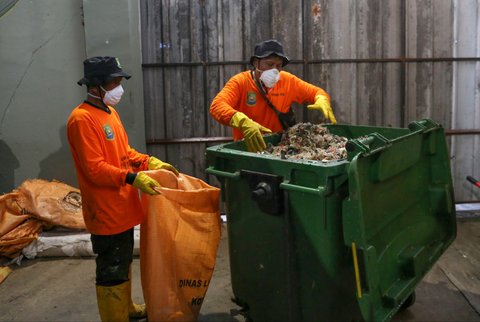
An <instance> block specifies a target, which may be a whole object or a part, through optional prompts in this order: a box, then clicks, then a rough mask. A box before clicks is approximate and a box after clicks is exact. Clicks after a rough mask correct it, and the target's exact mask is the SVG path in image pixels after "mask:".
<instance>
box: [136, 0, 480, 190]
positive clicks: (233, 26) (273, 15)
mask: <svg viewBox="0 0 480 322" xmlns="http://www.w3.org/2000/svg"><path fill="white" fill-rule="evenodd" d="M478 8H479V1H472V0H470V1H469V0H467V1H464V0H461V1H459V0H457V1H455V0H418V1H415V0H378V1H375V0H317V1H315V0H303V1H289V0H272V1H253V0H252V1H249V0H243V1H221V0H211V1H187V0H176V1H175V0H163V1H155V0H145V1H142V2H141V22H142V26H141V27H142V42H143V45H142V47H143V67H144V88H145V109H146V110H145V117H146V128H147V132H146V133H147V145H148V151H149V153H152V154H154V155H157V156H159V157H160V158H163V159H166V160H168V161H169V162H171V163H173V164H175V165H176V166H178V167H179V168H180V169H181V170H182V171H183V172H186V173H190V174H192V175H194V176H197V177H200V178H205V172H204V169H205V156H204V151H205V148H206V146H207V145H211V144H216V143H218V141H217V138H219V137H225V136H229V135H230V129H228V128H225V127H223V126H221V125H219V124H218V123H216V122H215V121H213V120H212V119H211V117H210V116H209V114H208V110H209V106H210V103H211V101H212V99H213V97H214V96H215V95H216V93H218V91H219V90H220V89H221V88H222V87H223V85H224V84H225V82H226V81H227V80H228V79H229V78H230V77H231V76H233V75H234V74H236V73H238V72H240V71H243V70H245V69H247V68H248V61H249V58H250V56H251V54H252V52H253V47H254V45H255V44H256V43H257V42H259V41H262V40H265V39H269V38H275V39H278V40H279V41H281V42H282V43H283V45H284V48H285V50H286V52H287V54H288V55H289V56H290V58H291V59H292V60H293V61H292V63H291V64H290V65H289V66H287V68H286V69H287V70H288V71H290V72H292V73H294V74H296V75H297V76H299V77H300V78H303V79H304V80H306V81H309V82H311V83H313V84H316V85H319V86H320V87H322V88H324V89H325V90H327V91H328V92H329V94H330V95H331V96H332V100H333V101H332V106H333V108H334V111H335V115H336V117H337V120H338V121H339V122H340V123H347V124H361V125H379V126H394V127H398V126H401V127H404V126H406V125H408V123H409V122H411V121H413V120H417V119H421V118H431V119H433V120H435V121H437V122H439V123H441V124H442V125H443V126H444V127H445V128H446V129H452V128H454V129H478V128H480V124H479V123H480V121H479V113H478V112H475V111H476V108H477V109H478V106H479V102H478V95H477V92H478V86H479V85H478V83H479V82H478V77H477V73H476V72H474V73H473V74H472V72H471V71H472V70H473V71H475V68H476V69H478V64H479V63H478V60H476V59H472V57H478V56H479V53H478V48H479V42H478V37H479V36H478V30H477V29H478V27H477V21H478V10H479V9H478ZM464 11H465V13H464ZM467 13H468V16H469V18H468V20H465V19H464V15H465V14H467ZM472 23H473V25H474V26H475V27H474V28H472ZM470 29H472V30H470ZM466 30H468V32H467V34H468V35H469V36H467V34H465V33H464V31H466ZM461 39H463V40H465V41H464V42H461V41H460V40H461ZM467 39H468V40H469V42H467V41H466V40H467ZM472 43H473V44H472ZM464 45H465V47H464ZM470 47H471V48H472V49H471V50H467V48H470ZM455 57H463V58H461V59H458V58H455ZM465 57H467V58H465ZM466 73H468V74H469V75H470V76H469V77H465V74H466ZM464 83H465V84H464ZM467 84H468V86H467ZM459 95H461V98H460V96H459ZM466 97H472V99H470V98H466ZM295 110H296V114H297V119H298V120H303V121H311V122H321V121H322V119H321V116H320V114H319V113H314V112H307V111H306V109H305V108H303V107H302V106H298V107H296V108H295ZM459 113H460V114H462V115H461V117H459V116H458V115H457V114H459ZM475 113H476V114H475ZM450 141H452V142H451V147H452V158H453V160H454V162H453V169H454V174H455V181H456V194H457V195H456V198H457V200H471V199H479V196H480V194H479V193H476V191H473V190H472V187H471V186H469V184H468V183H465V180H464V178H465V176H466V175H477V177H478V176H480V170H479V169H478V167H475V166H474V164H475V162H476V163H478V161H479V160H480V156H479V152H478V150H479V149H478V136H474V135H469V136H455V139H450ZM472 146H474V147H473V150H474V152H472ZM467 159H468V160H467Z"/></svg>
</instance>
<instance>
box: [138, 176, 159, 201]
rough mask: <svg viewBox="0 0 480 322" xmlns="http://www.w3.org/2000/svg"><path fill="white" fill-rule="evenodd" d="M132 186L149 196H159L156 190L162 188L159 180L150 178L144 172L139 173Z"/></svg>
mask: <svg viewBox="0 0 480 322" xmlns="http://www.w3.org/2000/svg"><path fill="white" fill-rule="evenodd" d="M132 186H134V187H135V188H138V189H140V190H142V191H143V192H145V193H147V194H149V195H158V191H156V190H155V188H161V186H160V184H159V183H158V182H157V180H155V179H152V178H150V177H149V176H148V175H146V174H145V173H143V172H138V173H137V175H136V177H135V180H133V183H132Z"/></svg>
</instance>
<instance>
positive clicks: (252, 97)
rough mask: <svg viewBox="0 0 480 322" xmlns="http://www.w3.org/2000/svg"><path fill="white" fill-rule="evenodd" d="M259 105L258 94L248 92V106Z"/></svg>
mask: <svg viewBox="0 0 480 322" xmlns="http://www.w3.org/2000/svg"><path fill="white" fill-rule="evenodd" d="M256 104H257V93H255V92H247V105H248V106H253V105H256Z"/></svg>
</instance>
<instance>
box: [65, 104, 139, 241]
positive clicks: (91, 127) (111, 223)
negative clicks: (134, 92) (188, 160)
mask: <svg viewBox="0 0 480 322" xmlns="http://www.w3.org/2000/svg"><path fill="white" fill-rule="evenodd" d="M67 133H68V142H69V144H70V150H71V151H72V156H73V160H74V161H75V169H76V171H77V178H78V183H79V185H80V191H81V194H82V210H83V217H84V219H85V225H86V227H87V229H88V231H89V232H90V233H92V234H95V235H113V234H117V233H121V232H123V231H126V230H128V229H130V228H132V227H134V226H135V225H137V224H139V223H140V222H141V221H142V216H143V215H142V206H141V203H140V198H139V195H138V190H137V189H136V188H134V187H133V186H131V185H128V184H126V183H125V178H126V175H127V173H128V172H138V171H142V170H147V169H148V155H145V154H142V153H139V152H137V151H135V150H134V149H132V148H131V147H130V146H129V145H128V137H127V133H126V132H125V129H124V128H123V125H122V122H121V121H120V117H119V116H118V114H117V111H115V109H114V108H113V107H109V110H103V109H100V108H97V107H95V106H92V105H91V104H89V103H87V102H84V103H83V104H80V105H79V106H77V107H76V108H75V109H74V110H73V111H72V113H71V114H70V117H69V118H68V123H67Z"/></svg>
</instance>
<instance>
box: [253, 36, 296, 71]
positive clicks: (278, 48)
mask: <svg viewBox="0 0 480 322" xmlns="http://www.w3.org/2000/svg"><path fill="white" fill-rule="evenodd" d="M270 55H276V56H278V57H281V58H282V59H283V65H282V66H285V65H287V64H288V63H289V62H290V59H288V57H287V55H285V53H284V52H283V47H282V44H281V43H279V42H278V41H276V40H274V39H270V40H265V41H262V42H261V43H258V44H256V45H255V50H254V53H253V56H252V57H251V58H250V64H252V65H253V59H254V58H266V57H268V56H270Z"/></svg>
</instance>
